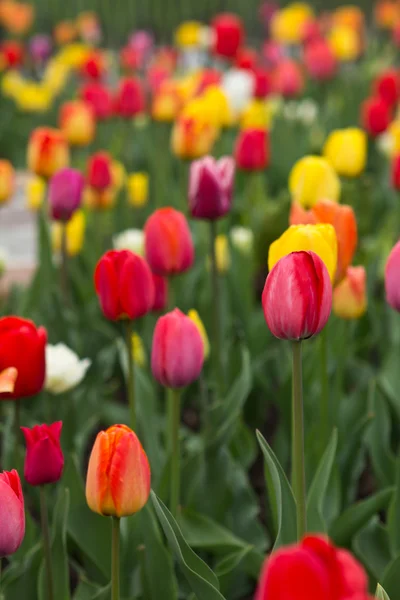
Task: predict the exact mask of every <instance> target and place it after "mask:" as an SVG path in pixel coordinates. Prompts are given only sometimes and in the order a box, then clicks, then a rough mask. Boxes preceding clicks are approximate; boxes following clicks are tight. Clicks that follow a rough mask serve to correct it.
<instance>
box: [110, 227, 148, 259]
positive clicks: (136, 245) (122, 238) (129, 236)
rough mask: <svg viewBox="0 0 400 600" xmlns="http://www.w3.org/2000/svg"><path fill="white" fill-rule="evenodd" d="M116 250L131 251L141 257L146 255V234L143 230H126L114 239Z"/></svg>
mask: <svg viewBox="0 0 400 600" xmlns="http://www.w3.org/2000/svg"><path fill="white" fill-rule="evenodd" d="M113 246H114V249H115V250H130V251H131V252H133V253H134V254H138V255H139V256H143V255H144V233H143V231H142V230H141V229H126V230H125V231H122V232H121V233H118V234H117V235H114V237H113Z"/></svg>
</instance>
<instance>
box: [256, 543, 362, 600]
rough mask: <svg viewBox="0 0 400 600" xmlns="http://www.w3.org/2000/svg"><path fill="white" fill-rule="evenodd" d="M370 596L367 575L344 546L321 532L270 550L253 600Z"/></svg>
mask: <svg viewBox="0 0 400 600" xmlns="http://www.w3.org/2000/svg"><path fill="white" fill-rule="evenodd" d="M270 598H273V599H274V600H283V599H289V598H290V599H291V598H296V600H321V599H322V598H324V600H350V598H353V599H354V600H369V598H370V596H369V595H368V579H367V575H366V573H365V571H364V569H363V567H362V566H361V564H360V563H359V562H358V561H357V560H356V559H355V558H353V556H352V555H351V554H350V552H348V551H347V550H342V549H341V548H336V547H335V546H334V545H333V544H332V543H331V542H330V540H329V539H328V538H326V537H324V536H322V535H308V536H306V537H304V538H303V539H302V540H301V541H300V543H298V544H296V545H292V546H287V547H285V548H281V549H279V550H278V551H277V552H273V553H272V554H271V555H270V556H269V557H268V559H266V561H265V563H264V566H263V568H262V570H261V575H260V580H259V584H258V589H257V593H256V596H255V600H269V599H270Z"/></svg>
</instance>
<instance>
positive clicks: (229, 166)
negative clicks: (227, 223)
mask: <svg viewBox="0 0 400 600" xmlns="http://www.w3.org/2000/svg"><path fill="white" fill-rule="evenodd" d="M234 175H235V161H234V159H233V158H232V157H231V156H224V157H222V158H220V159H219V160H215V158H213V157H212V156H205V157H204V158H200V159H199V160H195V161H194V162H192V164H191V166H190V177H189V209H190V213H191V215H192V217H195V218H197V219H208V220H210V221H213V220H214V219H218V218H219V217H223V216H224V215H225V214H226V213H227V212H229V210H230V208H231V204H232V194H233V181H234Z"/></svg>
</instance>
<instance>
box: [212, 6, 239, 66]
mask: <svg viewBox="0 0 400 600" xmlns="http://www.w3.org/2000/svg"><path fill="white" fill-rule="evenodd" d="M211 27H212V31H213V40H214V45H213V50H214V54H216V55H217V56H222V57H223V58H235V56H236V54H237V51H238V49H239V47H240V46H241V45H242V43H243V41H244V28H243V23H242V21H241V19H240V18H239V17H238V16H237V15H233V14H230V13H223V14H220V15H217V16H216V17H215V19H214V20H213V22H212V24H211Z"/></svg>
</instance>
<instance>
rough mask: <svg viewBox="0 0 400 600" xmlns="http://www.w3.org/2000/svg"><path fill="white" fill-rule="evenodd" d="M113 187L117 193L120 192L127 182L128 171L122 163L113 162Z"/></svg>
mask: <svg viewBox="0 0 400 600" xmlns="http://www.w3.org/2000/svg"><path fill="white" fill-rule="evenodd" d="M111 176H112V186H113V188H114V190H115V192H119V191H120V190H121V189H122V188H123V186H124V185H125V181H126V170H125V167H124V165H123V164H122V162H120V161H119V160H113V161H112V163H111Z"/></svg>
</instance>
